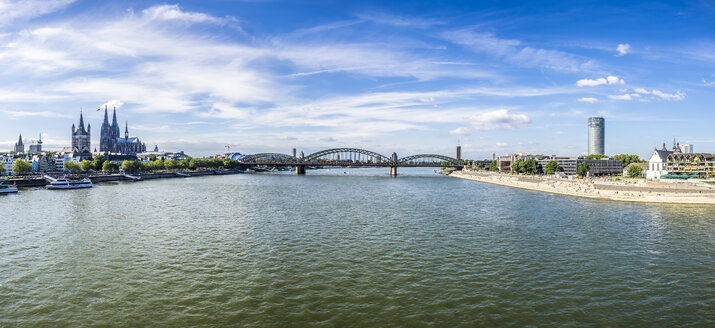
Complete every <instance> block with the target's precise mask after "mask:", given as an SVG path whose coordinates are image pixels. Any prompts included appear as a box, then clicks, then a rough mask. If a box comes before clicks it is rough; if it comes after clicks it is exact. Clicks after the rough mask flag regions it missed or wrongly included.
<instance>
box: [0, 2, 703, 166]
mask: <svg viewBox="0 0 715 328" xmlns="http://www.w3.org/2000/svg"><path fill="white" fill-rule="evenodd" d="M624 3H625V4H624ZM713 31H715V3H713V2H710V1H662V2H658V1H643V2H638V1H628V2H623V1H614V2H606V1H582V2H573V1H572V2H568V3H557V2H555V1H554V2H551V1H550V2H539V1H534V2H526V3H522V2H518V1H479V2H476V1H463V2H448V1H442V2H437V1H410V2H388V1H375V2H371V1H354V2H348V1H305V2H299V1H246V2H244V1H228V0H226V1H182V2H153V1H113V2H104V1H82V0H78V1H72V0H50V1H35V0H26V1H6V0H0V150H10V149H11V147H12V145H13V144H14V142H15V141H17V137H18V134H19V133H22V134H23V137H24V138H25V141H26V142H28V143H29V142H31V141H32V140H33V139H34V138H37V136H38V135H39V134H40V133H42V134H43V136H44V139H45V140H44V141H45V146H46V148H50V149H60V148H61V147H63V146H69V145H70V128H71V125H72V123H76V122H77V120H78V116H79V111H80V108H83V109H84V114H85V121H86V122H87V121H88V122H90V123H91V124H92V130H93V131H92V139H93V144H94V145H93V147H97V148H98V141H99V127H100V125H101V123H102V115H103V112H97V111H96V108H98V107H99V106H103V105H105V104H108V105H109V106H110V108H111V107H112V106H117V107H118V118H119V120H120V121H122V122H123V121H125V120H126V121H129V130H130V134H131V135H136V136H139V137H140V138H142V139H143V140H144V141H145V142H146V143H147V146H148V148H153V147H154V145H155V144H157V145H158V146H159V148H160V149H161V150H166V151H175V150H185V151H187V152H188V153H190V154H192V155H196V156H204V155H209V154H215V153H221V152H225V148H224V146H225V145H227V144H230V145H232V151H240V152H243V153H255V152H266V151H271V152H283V153H289V152H290V150H291V149H292V148H293V147H295V148H298V150H303V151H305V152H306V153H311V152H314V151H317V150H321V149H325V148H332V147H343V146H351V147H360V148H365V149H370V150H374V151H377V152H381V153H385V154H389V153H391V152H392V151H396V152H398V154H400V156H403V155H409V154H415V153H425V152H428V153H442V154H450V155H451V154H453V153H454V147H455V146H456V144H457V142H460V143H461V145H462V147H463V154H464V157H466V158H474V159H478V158H487V157H491V153H492V152H496V153H497V154H505V153H510V152H529V153H534V154H557V155H579V154H582V153H584V152H585V151H586V138H587V135H586V119H587V117H588V116H592V115H600V116H604V117H605V118H606V152H607V153H608V154H611V155H613V154H618V153H636V154H639V155H641V156H647V155H649V153H650V152H651V151H652V149H653V148H654V147H655V146H659V145H660V144H662V143H663V142H664V141H666V142H668V144H669V145H670V143H672V139H673V138H674V137H677V138H678V140H679V141H681V142H683V143H692V144H694V145H695V150H696V151H702V152H715V135H713V120H712V119H711V117H712V116H713V114H714V112H715V111H714V109H715V108H714V106H713V104H715V32H713Z"/></svg>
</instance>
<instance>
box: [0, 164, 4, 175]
mask: <svg viewBox="0 0 715 328" xmlns="http://www.w3.org/2000/svg"><path fill="white" fill-rule="evenodd" d="M0 173H5V165H2V164H0Z"/></svg>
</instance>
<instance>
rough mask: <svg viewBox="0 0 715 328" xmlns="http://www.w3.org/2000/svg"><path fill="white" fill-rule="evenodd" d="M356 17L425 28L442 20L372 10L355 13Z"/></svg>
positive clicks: (385, 23) (388, 23)
mask: <svg viewBox="0 0 715 328" xmlns="http://www.w3.org/2000/svg"><path fill="white" fill-rule="evenodd" d="M356 16H357V17H358V18H360V19H362V20H366V21H372V22H375V23H378V24H384V25H392V26H398V27H417V28H427V27H430V26H433V25H437V24H442V23H443V22H441V21H438V20H434V19H423V18H415V17H402V16H395V15H390V14H386V13H380V12H372V13H360V14H357V15H356Z"/></svg>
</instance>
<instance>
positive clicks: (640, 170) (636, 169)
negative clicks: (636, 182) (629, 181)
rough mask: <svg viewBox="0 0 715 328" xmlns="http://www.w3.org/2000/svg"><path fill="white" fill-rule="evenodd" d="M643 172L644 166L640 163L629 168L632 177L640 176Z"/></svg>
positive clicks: (629, 174)
mask: <svg viewBox="0 0 715 328" xmlns="http://www.w3.org/2000/svg"><path fill="white" fill-rule="evenodd" d="M642 173H643V167H641V166H640V165H632V166H631V167H629V168H628V176H629V177H631V178H640V176H641V174H642Z"/></svg>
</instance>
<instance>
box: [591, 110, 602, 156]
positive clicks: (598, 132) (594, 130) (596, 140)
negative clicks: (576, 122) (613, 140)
mask: <svg viewBox="0 0 715 328" xmlns="http://www.w3.org/2000/svg"><path fill="white" fill-rule="evenodd" d="M605 131H606V121H605V120H604V119H603V117H589V118H588V154H589V155H594V154H598V155H603V154H605V148H606V147H605V141H606V132H605Z"/></svg>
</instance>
